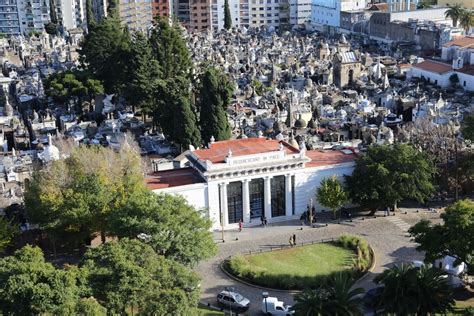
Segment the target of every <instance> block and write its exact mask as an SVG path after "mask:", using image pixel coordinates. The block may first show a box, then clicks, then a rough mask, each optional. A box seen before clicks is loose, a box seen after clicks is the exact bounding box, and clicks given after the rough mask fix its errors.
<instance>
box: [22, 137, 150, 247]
mask: <svg viewBox="0 0 474 316" xmlns="http://www.w3.org/2000/svg"><path fill="white" fill-rule="evenodd" d="M140 190H144V184H143V173H142V167H141V162H140V157H139V156H138V154H137V153H136V152H135V151H133V150H132V149H129V148H128V147H126V146H123V148H122V150H121V152H120V153H117V152H115V151H114V150H113V149H111V148H102V147H85V146H81V147H78V148H74V149H73V150H72V152H71V154H70V156H69V157H67V158H65V159H61V160H58V161H54V162H52V163H51V164H50V165H49V166H47V167H46V168H44V169H42V170H40V171H38V172H37V173H35V174H34V176H33V180H32V181H31V184H30V186H29V188H28V190H27V192H26V193H25V206H26V211H27V215H28V218H29V220H30V221H31V222H32V223H36V224H39V225H40V227H41V228H43V229H45V230H46V231H48V232H49V233H52V234H53V236H61V237H63V238H66V239H68V238H69V239H70V240H71V241H72V242H74V243H76V244H82V243H83V241H84V240H86V239H88V238H90V237H91V236H94V235H95V234H97V233H100V236H101V238H102V242H105V237H106V235H107V234H108V230H109V227H108V217H109V215H110V213H111V212H113V211H115V210H117V209H120V207H122V206H123V205H124V204H125V202H126V201H127V200H128V199H129V198H130V197H131V196H133V195H134V194H135V193H136V192H138V191H140Z"/></svg>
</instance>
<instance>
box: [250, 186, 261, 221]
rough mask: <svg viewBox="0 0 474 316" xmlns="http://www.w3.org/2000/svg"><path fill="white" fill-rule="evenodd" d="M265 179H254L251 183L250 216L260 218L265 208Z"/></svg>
mask: <svg viewBox="0 0 474 316" xmlns="http://www.w3.org/2000/svg"><path fill="white" fill-rule="evenodd" d="M263 195H264V188H263V179H261V178H260V179H253V180H252V181H250V183H249V200H250V218H260V217H262V214H263V208H264V199H263Z"/></svg>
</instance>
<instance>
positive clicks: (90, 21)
mask: <svg viewBox="0 0 474 316" xmlns="http://www.w3.org/2000/svg"><path fill="white" fill-rule="evenodd" d="M86 21H87V29H88V30H89V31H91V30H92V29H93V28H94V26H95V24H96V20H95V16H94V11H93V10H92V0H86Z"/></svg>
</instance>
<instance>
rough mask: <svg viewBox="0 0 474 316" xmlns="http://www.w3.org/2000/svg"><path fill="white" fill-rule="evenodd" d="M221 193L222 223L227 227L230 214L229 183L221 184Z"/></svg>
mask: <svg viewBox="0 0 474 316" xmlns="http://www.w3.org/2000/svg"><path fill="white" fill-rule="evenodd" d="M219 194H220V197H221V198H220V202H221V205H220V209H221V214H220V216H221V221H222V225H223V226H224V227H226V226H227V225H229V214H228V212H227V183H225V182H224V183H221V184H220V185H219Z"/></svg>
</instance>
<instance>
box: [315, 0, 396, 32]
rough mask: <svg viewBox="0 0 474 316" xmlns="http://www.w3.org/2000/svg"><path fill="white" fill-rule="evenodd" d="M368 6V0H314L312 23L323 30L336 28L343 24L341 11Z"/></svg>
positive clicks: (355, 9)
mask: <svg viewBox="0 0 474 316" xmlns="http://www.w3.org/2000/svg"><path fill="white" fill-rule="evenodd" d="M394 1H396V0H394ZM366 6H367V1H366V0H314V1H313V4H312V9H311V24H312V25H313V27H314V28H315V29H317V30H321V31H322V30H327V29H330V28H334V29H336V28H339V27H340V26H341V11H357V10H362V9H365V8H366Z"/></svg>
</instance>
